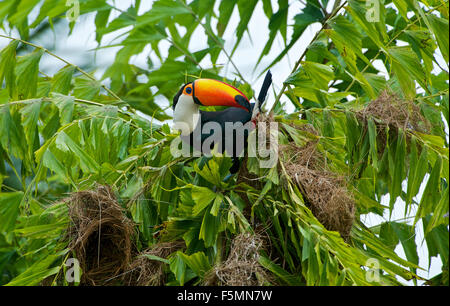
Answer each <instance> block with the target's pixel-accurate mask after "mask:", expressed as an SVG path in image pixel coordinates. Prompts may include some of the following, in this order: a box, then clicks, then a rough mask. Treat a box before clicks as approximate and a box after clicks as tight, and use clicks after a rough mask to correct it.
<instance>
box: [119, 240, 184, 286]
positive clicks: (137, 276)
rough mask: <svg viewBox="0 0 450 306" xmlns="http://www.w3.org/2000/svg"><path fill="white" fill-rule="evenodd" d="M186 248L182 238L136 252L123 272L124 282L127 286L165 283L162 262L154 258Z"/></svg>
mask: <svg viewBox="0 0 450 306" xmlns="http://www.w3.org/2000/svg"><path fill="white" fill-rule="evenodd" d="M185 248H186V244H185V243H184V241H183V240H177V241H172V242H162V243H156V244H154V245H153V246H152V247H151V248H150V249H148V250H145V251H143V252H141V253H139V254H138V256H136V257H135V259H134V260H133V261H132V262H131V264H130V267H129V269H128V271H127V272H126V273H125V274H124V278H123V281H124V284H125V285H127V286H162V285H164V284H165V281H166V279H165V269H164V265H165V264H164V263H163V262H162V261H159V260H157V259H155V256H156V257H160V258H163V259H167V258H168V256H169V255H170V254H172V253H174V252H176V251H178V250H183V249H185Z"/></svg>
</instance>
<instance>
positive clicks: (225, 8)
mask: <svg viewBox="0 0 450 306" xmlns="http://www.w3.org/2000/svg"><path fill="white" fill-rule="evenodd" d="M236 3H237V0H227V1H220V5H219V19H218V21H217V34H218V35H219V37H222V36H223V33H224V32H225V30H226V28H227V25H228V21H229V20H230V17H231V14H232V13H233V10H234V7H235V6H236Z"/></svg>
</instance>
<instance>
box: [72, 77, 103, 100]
mask: <svg viewBox="0 0 450 306" xmlns="http://www.w3.org/2000/svg"><path fill="white" fill-rule="evenodd" d="M100 89H101V84H100V82H98V81H95V80H91V79H89V78H87V77H85V76H83V77H78V78H76V79H75V86H74V88H73V96H75V97H77V98H79V99H85V100H94V98H96V97H97V96H98V94H99V93H100Z"/></svg>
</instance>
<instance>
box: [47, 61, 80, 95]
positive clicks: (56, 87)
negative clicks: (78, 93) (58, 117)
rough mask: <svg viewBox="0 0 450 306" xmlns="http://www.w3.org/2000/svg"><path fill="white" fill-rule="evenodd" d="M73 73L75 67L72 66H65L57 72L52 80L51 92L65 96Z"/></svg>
mask: <svg viewBox="0 0 450 306" xmlns="http://www.w3.org/2000/svg"><path fill="white" fill-rule="evenodd" d="M74 71H75V67H74V66H72V65H67V66H65V67H64V68H62V69H61V70H59V71H58V72H57V73H56V74H55V75H54V76H53V78H52V87H51V91H52V92H59V93H61V94H63V95H67V94H68V93H69V91H70V83H71V81H72V75H73V73H74Z"/></svg>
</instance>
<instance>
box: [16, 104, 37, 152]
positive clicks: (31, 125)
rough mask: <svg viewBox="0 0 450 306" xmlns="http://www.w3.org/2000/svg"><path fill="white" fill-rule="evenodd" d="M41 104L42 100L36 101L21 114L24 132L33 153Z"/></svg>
mask: <svg viewBox="0 0 450 306" xmlns="http://www.w3.org/2000/svg"><path fill="white" fill-rule="evenodd" d="M41 104H42V101H41V99H36V100H34V101H33V102H31V103H29V104H27V105H26V106H25V107H24V108H22V109H21V110H20V113H21V114H22V125H23V130H24V132H25V137H26V139H27V142H28V147H29V149H30V150H31V151H33V147H34V140H35V136H36V132H37V122H38V119H39V113H40V111H41Z"/></svg>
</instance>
